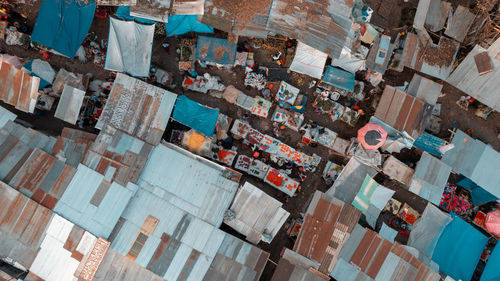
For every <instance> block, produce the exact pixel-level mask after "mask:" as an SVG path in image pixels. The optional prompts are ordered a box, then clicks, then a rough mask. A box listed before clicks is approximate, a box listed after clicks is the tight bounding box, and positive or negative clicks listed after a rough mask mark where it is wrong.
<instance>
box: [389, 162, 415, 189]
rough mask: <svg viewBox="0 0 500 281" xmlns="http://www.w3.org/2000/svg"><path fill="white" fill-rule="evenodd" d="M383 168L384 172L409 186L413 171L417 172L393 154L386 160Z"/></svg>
mask: <svg viewBox="0 0 500 281" xmlns="http://www.w3.org/2000/svg"><path fill="white" fill-rule="evenodd" d="M383 170H384V174H386V175H388V176H389V177H391V178H393V179H395V180H397V181H399V182H401V183H402V184H404V185H405V186H407V187H409V186H410V184H411V179H412V177H413V173H414V172H415V171H414V170H413V169H412V168H410V167H408V166H407V165H406V164H405V163H403V162H401V161H399V160H398V159H397V158H396V157H394V156H392V155H391V156H389V158H387V159H386V160H385V161H384V167H383Z"/></svg>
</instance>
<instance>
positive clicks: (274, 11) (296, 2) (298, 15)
mask: <svg viewBox="0 0 500 281" xmlns="http://www.w3.org/2000/svg"><path fill="white" fill-rule="evenodd" d="M352 4H353V2H351V5H348V4H346V1H319V0H308V1H306V0H293V1H286V0H275V1H273V4H272V6H271V11H270V14H269V21H268V25H267V29H268V30H269V31H270V32H271V33H275V34H281V35H284V36H286V37H290V38H295V39H297V40H299V41H301V42H303V43H305V44H307V45H309V46H311V47H313V48H315V49H317V50H320V51H322V52H325V53H327V54H328V55H329V56H331V57H333V58H338V57H339V56H340V53H341V51H342V48H343V46H344V43H345V40H346V37H347V34H348V32H349V30H350V28H351V26H352V21H351V20H350V19H349V16H350V15H351V9H352Z"/></svg>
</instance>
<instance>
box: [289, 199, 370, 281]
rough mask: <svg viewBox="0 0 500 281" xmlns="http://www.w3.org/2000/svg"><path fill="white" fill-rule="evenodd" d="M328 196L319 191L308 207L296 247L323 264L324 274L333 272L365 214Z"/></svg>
mask: <svg viewBox="0 0 500 281" xmlns="http://www.w3.org/2000/svg"><path fill="white" fill-rule="evenodd" d="M331 201H332V202H333V203H332V202H330V201H328V200H327V199H326V196H325V195H324V194H323V193H321V192H319V191H316V192H315V193H314V195H313V198H312V200H311V203H310V204H309V207H308V208H307V211H306V214H305V218H304V223H303V225H302V227H301V229H300V232H299V235H298V236H297V241H296V242H295V245H294V248H293V250H294V251H296V252H297V253H298V254H300V255H303V256H305V257H307V258H310V259H311V260H313V261H316V262H318V263H319V267H318V268H317V269H318V270H319V271H320V272H322V273H323V274H326V275H328V274H330V272H331V271H332V269H333V267H334V266H335V264H336V262H337V256H338V254H339V252H340V250H341V249H342V246H343V243H344V241H345V240H346V239H347V238H348V237H349V235H350V233H351V232H352V230H353V228H354V226H355V225H356V224H357V222H358V220H359V218H360V217H361V211H359V210H358V209H356V208H355V207H353V206H352V205H349V204H345V203H344V202H342V201H340V200H338V199H337V200H335V199H334V200H331Z"/></svg>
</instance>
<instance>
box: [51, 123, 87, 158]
mask: <svg viewBox="0 0 500 281" xmlns="http://www.w3.org/2000/svg"><path fill="white" fill-rule="evenodd" d="M95 138H96V135H94V134H91V133H88V132H84V131H80V130H76V129H71V128H64V129H63V131H62V133H61V135H60V136H59V137H57V141H56V142H55V144H54V147H53V149H52V152H51V154H53V155H55V156H56V157H57V158H58V159H60V160H64V161H65V162H66V164H68V165H71V166H73V167H75V168H76V167H78V165H79V164H80V163H81V162H82V160H83V159H84V157H85V155H86V154H87V151H88V150H89V148H90V146H91V145H92V142H93V141H94V140H95Z"/></svg>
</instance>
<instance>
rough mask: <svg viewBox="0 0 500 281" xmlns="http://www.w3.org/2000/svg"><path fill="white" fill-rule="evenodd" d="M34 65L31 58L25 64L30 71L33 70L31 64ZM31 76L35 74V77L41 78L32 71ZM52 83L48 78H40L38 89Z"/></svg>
mask: <svg viewBox="0 0 500 281" xmlns="http://www.w3.org/2000/svg"><path fill="white" fill-rule="evenodd" d="M32 65H33V60H30V61H29V62H28V63H26V64H25V65H23V66H24V67H25V68H26V69H27V70H29V71H32V70H31V66H32ZM31 76H35V77H38V78H40V77H39V76H38V75H36V74H34V73H32V74H31ZM50 84H51V83H50V82H49V81H47V80H44V79H42V78H40V84H39V85H38V90H41V89H43V88H45V87H47V86H49V85H50Z"/></svg>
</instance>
